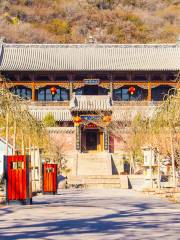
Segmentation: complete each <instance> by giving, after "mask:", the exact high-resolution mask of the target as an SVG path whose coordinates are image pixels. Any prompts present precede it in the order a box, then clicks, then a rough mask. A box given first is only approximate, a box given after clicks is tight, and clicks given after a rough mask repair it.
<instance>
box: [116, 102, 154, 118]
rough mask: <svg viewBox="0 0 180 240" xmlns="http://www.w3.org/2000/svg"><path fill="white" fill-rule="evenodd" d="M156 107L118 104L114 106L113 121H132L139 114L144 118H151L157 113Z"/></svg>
mask: <svg viewBox="0 0 180 240" xmlns="http://www.w3.org/2000/svg"><path fill="white" fill-rule="evenodd" d="M155 110H156V107H155V106H154V105H152V106H151V105H149V106H133V107H132V106H118V107H113V114H112V120H113V121H131V120H132V119H134V117H136V116H137V115H140V116H141V117H142V118H149V117H151V116H153V114H154V113H155Z"/></svg>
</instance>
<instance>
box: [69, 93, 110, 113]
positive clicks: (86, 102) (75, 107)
mask: <svg viewBox="0 0 180 240" xmlns="http://www.w3.org/2000/svg"><path fill="white" fill-rule="evenodd" d="M70 108H71V111H111V108H112V100H111V98H110V97H109V96H108V95H102V96H101V95H93V96H90V95H81V96H78V95H74V97H73V98H72V99H71V102H70Z"/></svg>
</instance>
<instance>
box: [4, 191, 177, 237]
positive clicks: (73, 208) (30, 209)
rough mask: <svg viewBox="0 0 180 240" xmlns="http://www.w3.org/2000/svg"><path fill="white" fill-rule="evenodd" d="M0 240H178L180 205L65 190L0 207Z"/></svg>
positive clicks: (129, 195) (132, 194) (112, 193)
mask: <svg viewBox="0 0 180 240" xmlns="http://www.w3.org/2000/svg"><path fill="white" fill-rule="evenodd" d="M0 239H1V240H3V239H13V240H15V239H61V240H64V239H65V240H67V239H72V240H79V239H82V240H93V239H98V240H99V239H101V240H106V239H108V240H115V239H116V240H119V239H138V240H139V239H146V240H147V239H155V240H156V239H163V240H164V239H168V240H174V239H180V205H178V204H173V203H169V202H168V201H166V200H160V199H158V198H155V197H153V198H152V197H147V196H145V195H143V194H141V193H136V192H133V191H132V190H82V191H81V190H66V191H63V192H61V193H60V194H59V195H56V196H38V197H35V198H33V205H32V206H10V207H0Z"/></svg>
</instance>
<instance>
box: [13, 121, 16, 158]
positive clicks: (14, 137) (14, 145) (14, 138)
mask: <svg viewBox="0 0 180 240" xmlns="http://www.w3.org/2000/svg"><path fill="white" fill-rule="evenodd" d="M16 130H17V124H16V119H14V133H13V155H15V153H16V132H17V131H16Z"/></svg>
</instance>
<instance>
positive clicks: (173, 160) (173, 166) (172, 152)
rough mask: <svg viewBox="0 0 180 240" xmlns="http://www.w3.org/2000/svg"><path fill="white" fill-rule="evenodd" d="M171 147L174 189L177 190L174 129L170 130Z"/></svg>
mask: <svg viewBox="0 0 180 240" xmlns="http://www.w3.org/2000/svg"><path fill="white" fill-rule="evenodd" d="M170 145H171V159H172V177H173V187H174V188H176V167H175V158H174V148H173V136H172V129H170Z"/></svg>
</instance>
